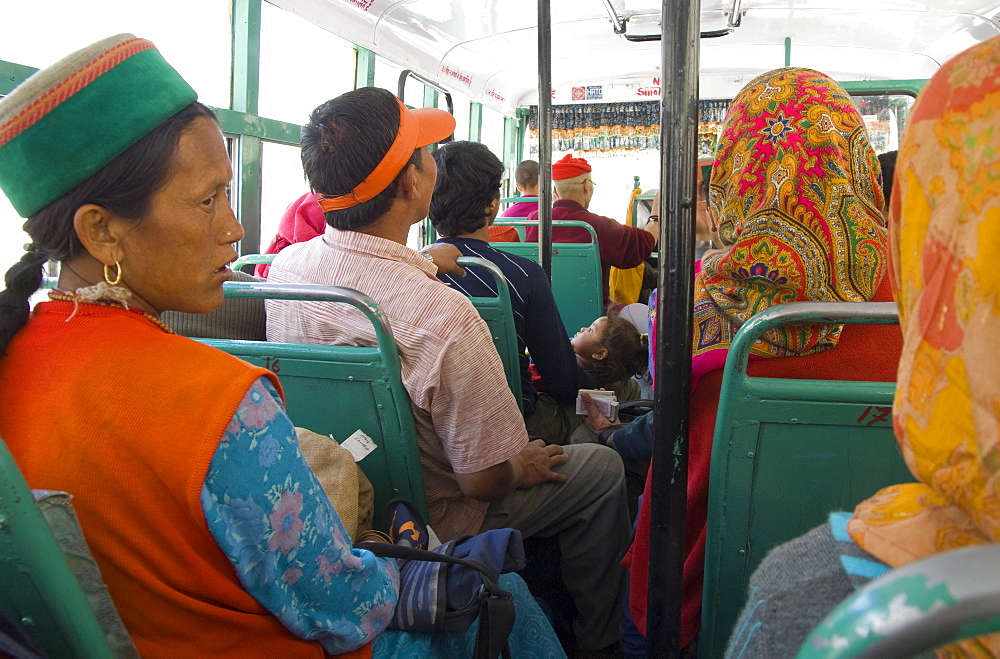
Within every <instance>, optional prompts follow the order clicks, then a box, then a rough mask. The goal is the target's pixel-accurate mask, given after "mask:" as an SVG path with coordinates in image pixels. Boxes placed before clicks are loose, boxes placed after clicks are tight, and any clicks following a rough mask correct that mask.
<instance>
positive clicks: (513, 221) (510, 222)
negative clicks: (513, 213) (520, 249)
mask: <svg viewBox="0 0 1000 659" xmlns="http://www.w3.org/2000/svg"><path fill="white" fill-rule="evenodd" d="M518 222H524V224H517V223H518ZM493 224H495V225H497V226H512V227H514V229H515V230H517V237H518V238H520V239H521V242H522V243H523V242H524V241H525V235H524V227H525V225H527V224H529V222H528V218H526V217H498V218H497V219H496V221H495V222H493ZM530 224H537V222H531V223H530ZM532 244H534V245H536V246H537V245H538V243H532ZM535 251H537V247H536V250H535ZM536 260H537V259H536Z"/></svg>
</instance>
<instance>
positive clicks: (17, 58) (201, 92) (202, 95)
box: [0, 0, 232, 108]
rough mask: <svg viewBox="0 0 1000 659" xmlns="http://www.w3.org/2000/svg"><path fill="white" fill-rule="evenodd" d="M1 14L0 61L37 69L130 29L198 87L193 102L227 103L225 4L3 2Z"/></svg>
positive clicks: (195, 0) (183, 0)
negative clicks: (152, 6)
mask: <svg viewBox="0 0 1000 659" xmlns="http://www.w3.org/2000/svg"><path fill="white" fill-rule="evenodd" d="M167 9H169V10H167ZM2 16H3V25H4V30H3V39H0V60H6V61H8V62H15V63H17V64H24V65H27V66H32V67H35V68H41V67H45V66H48V65H50V64H53V63H55V62H56V61H57V60H58V59H59V58H61V57H63V56H64V55H66V53H68V52H72V51H73V50H75V49H77V48H82V47H84V46H86V45H87V44H89V43H91V42H93V41H95V40H96V39H99V38H101V37H104V36H110V35H112V34H118V33H121V32H130V33H132V34H135V35H139V36H141V37H142V38H144V39H149V40H150V41H152V42H153V43H154V44H156V47H157V48H158V49H159V50H160V52H162V53H163V56H164V57H165V58H166V59H167V61H168V62H170V64H171V65H172V66H173V67H174V68H176V69H177V70H178V72H180V74H181V75H182V76H184V79H185V80H187V81H188V82H189V83H190V84H191V86H192V87H194V88H195V89H197V90H198V100H200V101H201V102H202V103H207V104H208V105H212V106H216V107H224V108H228V107H229V80H230V77H231V70H232V69H231V58H232V43H231V36H230V35H231V34H232V28H231V27H230V17H229V3H228V2H205V1H204V0H176V1H172V2H171V3H170V5H169V8H167V7H166V6H162V7H160V11H156V10H151V9H150V3H145V2H135V0H101V1H100V2H99V3H92V2H66V1H65V0H32V2H5V3H3V13H2ZM192 17H197V20H195V19H193V18H192ZM43 34H44V38H43V37H42V35H43ZM191 44H198V47H197V48H192V47H191Z"/></svg>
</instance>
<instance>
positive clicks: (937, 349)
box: [848, 38, 1000, 656]
mask: <svg viewBox="0 0 1000 659" xmlns="http://www.w3.org/2000/svg"><path fill="white" fill-rule="evenodd" d="M893 190H894V192H893V199H892V208H891V212H890V224H891V228H890V233H891V241H892V242H891V245H892V250H893V284H894V286H895V290H896V301H897V303H898V305H899V320H900V325H901V327H902V330H903V354H902V358H901V361H900V364H899V377H898V385H897V388H896V399H895V403H894V406H893V415H894V426H895V431H896V437H897V438H898V440H899V445H900V448H901V449H902V452H903V456H904V457H905V458H906V463H907V465H908V466H909V468H910V471H911V472H912V473H913V475H914V476H916V478H917V479H918V480H919V481H920V482H919V483H909V484H905V485H895V486H892V487H889V488H886V489H884V490H882V491H880V492H878V493H877V494H876V495H875V496H873V497H872V498H871V499H868V500H867V501H864V502H862V503H861V504H860V505H859V506H858V507H857V508H856V509H855V511H854V517H853V519H852V520H851V522H850V524H849V526H848V530H849V531H850V534H851V537H852V538H853V539H854V540H855V542H857V543H858V544H859V545H860V546H861V547H862V548H864V549H865V550H867V551H868V552H870V553H871V554H874V555H875V556H876V557H878V558H879V559H881V560H883V561H885V562H886V563H888V564H889V565H891V566H893V567H898V566H900V565H904V564H906V563H909V562H911V561H914V560H916V559H919V558H924V557H926V556H929V555H932V554H935V553H939V552H943V551H947V550H949V549H955V548H958V547H964V546H967V545H975V544H983V543H987V542H1000V375H998V374H1000V269H998V267H997V262H998V259H1000V38H994V39H991V40H990V41H986V42H984V43H981V44H979V45H977V46H974V47H973V48H971V49H969V50H967V51H965V52H964V53H962V54H961V55H959V56H958V57H956V58H955V59H953V60H951V61H950V62H948V63H947V64H945V65H944V66H943V67H941V69H940V70H939V71H938V72H937V73H936V74H935V75H934V77H933V78H932V79H931V81H930V83H928V85H927V87H925V88H924V90H923V92H922V93H921V94H920V98H919V99H918V101H917V104H916V106H915V107H914V110H913V113H912V115H911V117H910V120H909V122H908V124H907V127H906V131H905V133H904V136H903V141H902V145H901V146H900V150H899V160H898V162H897V167H896V183H895V186H894V188H893ZM984 577H986V578H995V575H984ZM986 648H989V649H990V651H992V653H993V654H994V655H1000V638H997V635H991V636H987V637H980V638H978V639H975V640H972V641H966V642H964V643H961V644H958V645H953V646H948V648H946V649H944V650H939V653H942V654H944V655H945V656H984V655H985V652H986ZM985 656H989V655H985Z"/></svg>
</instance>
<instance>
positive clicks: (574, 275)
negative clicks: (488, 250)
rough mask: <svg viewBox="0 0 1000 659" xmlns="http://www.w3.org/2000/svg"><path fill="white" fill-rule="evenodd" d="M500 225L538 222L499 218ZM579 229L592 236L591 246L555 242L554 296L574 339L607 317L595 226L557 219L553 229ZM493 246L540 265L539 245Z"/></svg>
mask: <svg viewBox="0 0 1000 659" xmlns="http://www.w3.org/2000/svg"><path fill="white" fill-rule="evenodd" d="M494 224H495V225H496V226H511V227H518V228H523V227H528V226H537V222H528V221H525V220H512V219H508V218H503V219H499V220H497V221H496V222H494ZM556 227H579V228H581V229H585V230H586V231H587V233H589V234H590V242H589V243H555V242H554V243H552V295H553V296H554V297H555V299H556V306H557V307H559V315H560V316H561V317H562V321H563V324H564V325H565V326H566V331H567V332H569V333H570V336H572V335H573V333H574V331H573V330H574V328H577V327H586V326H587V325H590V324H591V323H592V322H594V320H595V319H597V318H600V317H601V316H603V315H604V289H603V287H602V286H601V277H602V272H603V271H602V270H601V254H600V249H599V246H598V243H597V234H596V233H595V232H594V227H592V226H590V225H589V224H587V223H586V222H578V221H575V220H556V221H554V222H552V228H553V229H555V228H556ZM492 245H493V247H496V248H497V249H500V250H503V251H505V252H510V253H511V254H517V255H518V256H523V257H525V258H528V259H531V260H532V261H535V262H536V263H537V262H538V243H527V242H520V243H492Z"/></svg>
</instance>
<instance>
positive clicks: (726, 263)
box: [693, 68, 887, 368]
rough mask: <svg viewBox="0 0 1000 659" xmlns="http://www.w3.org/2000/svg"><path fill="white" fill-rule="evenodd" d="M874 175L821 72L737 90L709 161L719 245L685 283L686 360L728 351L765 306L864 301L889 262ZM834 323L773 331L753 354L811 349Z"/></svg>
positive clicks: (850, 115) (857, 126)
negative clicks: (691, 292)
mask: <svg viewBox="0 0 1000 659" xmlns="http://www.w3.org/2000/svg"><path fill="white" fill-rule="evenodd" d="M880 171H881V170H880V168H879V164H878V159H877V158H876V157H875V152H874V150H872V147H871V145H870V144H869V142H868V133H867V131H866V129H865V125H864V121H863V120H862V118H861V114H860V113H859V112H858V109H857V107H856V106H855V105H854V103H853V101H852V100H851V98H850V96H848V94H847V93H846V92H845V91H844V90H843V89H842V88H841V86H840V85H838V84H837V83H836V82H834V81H833V80H831V79H830V78H829V77H828V76H825V75H823V74H822V73H819V72H818V71H813V70H810V69H801V68H785V69H778V70H776V71H771V72H769V73H765V74H763V75H761V76H759V77H757V78H756V79H754V80H753V81H751V82H750V83H749V84H748V85H747V86H746V87H744V88H743V89H742V90H741V91H740V93H739V94H738V95H737V96H736V98H735V99H733V103H732V105H731V106H730V108H729V112H728V114H727V116H726V121H725V127H724V129H723V132H722V135H721V137H720V140H719V145H718V148H717V150H716V154H715V165H714V166H713V168H712V180H711V186H710V192H709V203H710V206H711V209H712V211H713V212H714V214H715V216H716V217H717V218H718V220H719V234H720V237H721V239H722V242H723V244H724V247H723V248H722V249H720V250H717V251H710V252H709V253H707V254H706V255H705V257H704V258H703V259H702V271H701V272H700V273H699V274H698V277H697V279H696V281H695V309H694V344H693V345H694V354H695V356H696V359H697V356H698V355H700V354H702V353H705V352H707V351H710V350H716V349H719V348H728V347H729V343H730V341H731V340H732V337H733V335H734V334H735V333H736V331H737V330H738V329H739V328H740V326H741V325H742V324H743V323H744V322H745V321H746V320H747V319H749V318H750V317H751V316H753V315H754V314H755V313H757V312H759V311H761V310H763V309H765V308H767V307H770V306H773V305H776V304H781V303H783V302H793V301H797V300H813V301H845V300H846V301H857V302H861V301H867V300H870V299H871V298H872V296H873V294H874V293H875V290H876V288H877V287H878V285H879V284H880V283H881V281H882V277H883V276H884V274H885V270H886V260H887V259H886V250H887V247H886V240H887V238H886V230H885V220H884V218H883V217H882V213H881V210H880V209H881V208H882V203H883V198H882V188H881V174H880ZM841 327H842V326H840V325H813V326H791V327H786V328H781V329H778V330H772V331H771V332H769V333H768V334H767V335H766V336H765V337H764V339H762V340H761V341H759V342H758V344H757V345H756V346H754V349H753V353H754V354H757V355H761V356H766V357H780V356H787V355H805V354H810V353H814V352H820V351H822V350H826V349H828V348H832V347H834V346H835V345H836V344H837V340H838V339H839V336H840V330H841ZM696 368H697V367H696Z"/></svg>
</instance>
